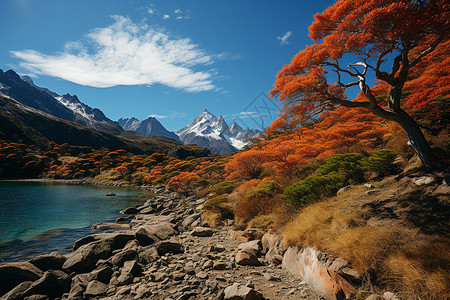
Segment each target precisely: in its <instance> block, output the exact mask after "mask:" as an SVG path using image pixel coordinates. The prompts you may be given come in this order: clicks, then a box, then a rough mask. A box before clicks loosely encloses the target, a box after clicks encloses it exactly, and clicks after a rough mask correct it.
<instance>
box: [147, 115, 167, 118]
mask: <svg viewBox="0 0 450 300" xmlns="http://www.w3.org/2000/svg"><path fill="white" fill-rule="evenodd" d="M148 117H149V118H157V119H165V118H167V116H163V115H155V114H151V115H148Z"/></svg>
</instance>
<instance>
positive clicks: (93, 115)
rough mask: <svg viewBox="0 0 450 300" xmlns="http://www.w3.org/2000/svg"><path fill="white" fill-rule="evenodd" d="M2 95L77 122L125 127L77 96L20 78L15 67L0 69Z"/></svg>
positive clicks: (105, 129)
mask: <svg viewBox="0 0 450 300" xmlns="http://www.w3.org/2000/svg"><path fill="white" fill-rule="evenodd" d="M0 94H3V95H6V96H9V97H11V98H13V99H15V100H16V101H18V102H20V103H22V104H25V105H27V106H30V107H32V108H35V109H38V110H41V111H43V112H46V113H48V114H51V115H53V116H55V117H58V118H61V119H64V120H67V121H72V122H76V123H78V124H81V125H83V126H86V127H89V128H93V129H95V130H99V131H103V132H108V133H111V134H120V132H121V131H122V128H121V127H120V126H119V124H117V123H116V122H114V121H112V120H110V119H108V118H107V117H106V116H105V115H104V114H103V112H102V111H101V110H99V109H97V108H91V107H89V106H88V105H86V104H84V103H82V102H81V101H80V100H79V99H78V97H77V96H76V95H73V96H72V95H70V94H65V95H58V94H57V93H55V92H52V91H50V90H49V89H46V88H42V87H38V86H36V85H35V84H34V82H33V80H32V79H31V78H30V77H28V76H24V77H22V78H21V77H20V76H19V75H18V74H17V73H15V72H14V71H13V70H9V71H6V72H3V71H2V70H0Z"/></svg>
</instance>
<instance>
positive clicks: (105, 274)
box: [90, 266, 114, 284]
mask: <svg viewBox="0 0 450 300" xmlns="http://www.w3.org/2000/svg"><path fill="white" fill-rule="evenodd" d="M113 273H114V271H113V269H112V268H111V267H110V266H100V267H99V268H97V269H96V270H94V271H93V272H92V273H91V278H90V280H97V281H100V282H103V283H105V284H107V283H109V281H110V280H111V276H112V274H113Z"/></svg>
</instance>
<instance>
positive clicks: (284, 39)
mask: <svg viewBox="0 0 450 300" xmlns="http://www.w3.org/2000/svg"><path fill="white" fill-rule="evenodd" d="M291 35H292V32H290V31H288V32H286V33H285V34H284V35H283V36H282V37H280V36H277V40H279V41H280V45H287V44H289V42H288V39H289V37H290V36H291Z"/></svg>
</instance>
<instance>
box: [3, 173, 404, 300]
mask: <svg viewBox="0 0 450 300" xmlns="http://www.w3.org/2000/svg"><path fill="white" fill-rule="evenodd" d="M51 181H53V180H51ZM64 182H66V183H77V184H97V185H104V183H101V182H100V183H95V182H92V181H88V180H70V181H64ZM138 188H142V189H145V190H147V191H149V192H151V193H149V194H151V195H154V196H151V198H150V199H147V201H146V202H145V204H144V205H141V206H137V207H129V208H127V209H125V210H124V211H123V213H124V214H127V215H128V216H126V217H125V216H124V217H121V218H119V219H118V220H117V223H99V224H95V225H93V226H92V229H93V230H97V231H103V232H101V233H95V234H91V235H88V236H85V237H83V238H81V239H79V240H77V241H76V242H75V243H74V245H73V251H72V252H71V253H69V254H65V255H61V254H59V253H51V254H44V255H40V256H37V257H34V258H33V259H31V260H29V261H25V262H12V263H5V264H2V265H0V278H2V280H0V295H2V296H1V297H0V299H1V300H4V299H8V300H10V299H28V300H31V299H34V300H36V299H167V300H169V299H173V300H175V299H281V300H284V299H349V298H351V297H353V296H354V294H355V290H354V288H353V287H352V285H350V284H349V282H348V280H350V281H351V279H355V280H358V276H359V274H357V273H356V272H354V271H353V270H352V269H351V268H348V262H346V261H344V260H342V259H340V258H333V257H329V256H327V255H325V254H324V253H320V252H318V251H315V250H314V249H312V248H305V249H296V248H287V247H286V246H284V245H283V243H282V240H281V238H280V237H279V236H277V235H276V234H274V233H273V232H262V231H260V230H258V229H246V230H239V228H237V227H235V226H233V222H232V221H231V220H230V221H229V222H228V224H227V225H224V226H222V227H216V228H211V227H209V225H208V223H207V222H203V221H202V219H201V208H202V206H203V204H204V203H205V202H206V198H202V199H198V198H197V197H195V196H187V197H186V196H182V195H180V194H177V193H174V192H170V191H168V190H166V189H165V188H163V187H151V186H142V187H138ZM128 218H129V219H131V221H130V222H129V223H127V224H125V223H122V222H123V221H124V220H125V219H128ZM299 278H302V279H303V280H301V279H299ZM386 294H388V293H386ZM372 296H373V297H372ZM372 296H370V297H372V298H370V297H369V298H368V299H371V300H374V299H398V298H392V297H390V296H393V297H395V296H394V295H393V294H392V295H383V297H381V296H379V295H372Z"/></svg>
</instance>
